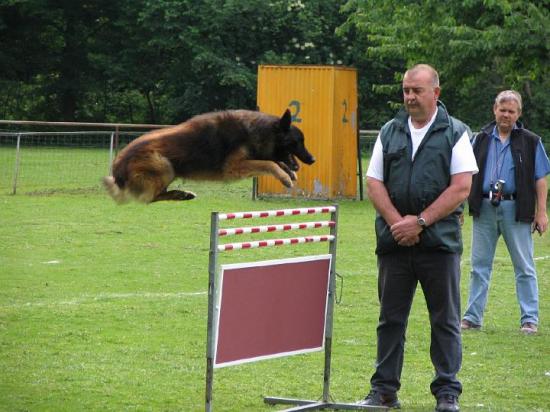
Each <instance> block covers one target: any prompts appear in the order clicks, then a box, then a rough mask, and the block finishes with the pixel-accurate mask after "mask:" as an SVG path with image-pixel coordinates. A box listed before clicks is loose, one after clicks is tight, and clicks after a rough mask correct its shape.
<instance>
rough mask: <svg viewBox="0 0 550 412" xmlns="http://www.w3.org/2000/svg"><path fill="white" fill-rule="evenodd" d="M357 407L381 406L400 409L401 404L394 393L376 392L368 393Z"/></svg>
mask: <svg viewBox="0 0 550 412" xmlns="http://www.w3.org/2000/svg"><path fill="white" fill-rule="evenodd" d="M358 404H359V405H365V406H383V407H386V408H391V409H401V404H400V403H399V400H398V399H397V395H396V394H395V393H380V392H378V391H370V392H369V394H368V395H367V396H366V398H365V399H363V400H362V401H359V402H358Z"/></svg>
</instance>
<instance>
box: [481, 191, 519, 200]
mask: <svg viewBox="0 0 550 412" xmlns="http://www.w3.org/2000/svg"><path fill="white" fill-rule="evenodd" d="M483 197H484V198H485V199H489V194H488V193H483ZM516 197H517V196H516V194H515V193H512V194H509V195H506V194H504V195H502V197H501V198H500V199H501V200H516Z"/></svg>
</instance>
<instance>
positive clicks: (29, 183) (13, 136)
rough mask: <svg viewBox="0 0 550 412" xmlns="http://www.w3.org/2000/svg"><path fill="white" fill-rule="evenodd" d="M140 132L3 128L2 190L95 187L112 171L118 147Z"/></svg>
mask: <svg viewBox="0 0 550 412" xmlns="http://www.w3.org/2000/svg"><path fill="white" fill-rule="evenodd" d="M138 135H139V133H137V132H136V133H134V132H124V133H118V134H117V135H115V133H114V132H102V131H99V132H86V131H80V132H20V133H17V132H16V133H12V132H0V192H2V193H11V194H15V193H29V192H49V191H63V190H66V191H69V190H90V189H96V188H98V187H99V186H100V181H101V178H102V176H105V175H107V174H108V173H109V171H110V165H111V162H112V159H113V156H114V155H115V152H116V150H117V148H118V147H122V146H123V145H125V144H126V143H127V142H128V141H129V140H131V139H134V138H135V137H137V136H138ZM115 136H116V138H115Z"/></svg>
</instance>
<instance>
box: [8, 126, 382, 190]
mask: <svg viewBox="0 0 550 412" xmlns="http://www.w3.org/2000/svg"><path fill="white" fill-rule="evenodd" d="M143 133H144V131H143V130H140V131H118V130H114V131H73V132H2V131H0V193H3V194H16V193H48V192H57V191H86V190H97V189H98V188H99V187H100V186H101V178H102V177H103V176H105V175H108V174H109V173H110V168H111V163H112V161H113V159H114V156H115V155H116V152H117V151H118V150H119V149H120V148H122V147H124V146H125V145H126V144H127V143H128V142H130V141H131V140H133V139H135V138H136V137H138V136H140V135H141V134H143ZM377 133H378V132H377V131H375V130H362V131H360V151H361V154H362V156H363V157H366V156H369V155H370V153H371V151H372V147H373V145H374V141H375V140H376V135H377Z"/></svg>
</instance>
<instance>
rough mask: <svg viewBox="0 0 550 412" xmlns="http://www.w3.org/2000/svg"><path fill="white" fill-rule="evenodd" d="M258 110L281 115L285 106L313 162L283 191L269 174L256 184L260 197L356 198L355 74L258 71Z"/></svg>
mask: <svg viewBox="0 0 550 412" xmlns="http://www.w3.org/2000/svg"><path fill="white" fill-rule="evenodd" d="M257 102H258V108H259V110H260V111H262V112H265V113H270V114H273V115H277V116H281V115H282V114H283V112H284V111H285V110H286V109H287V108H288V109H290V111H291V113H292V120H293V124H294V125H295V126H297V127H299V128H300V129H301V130H302V132H303V133H304V136H305V144H306V147H307V148H308V150H309V151H310V152H311V154H313V155H314V156H315V158H316V162H315V163H314V164H313V165H311V166H307V165H304V164H300V166H301V167H300V170H299V171H298V180H297V182H295V185H294V187H293V188H292V189H287V188H285V187H283V186H282V185H281V183H280V182H279V181H277V180H276V179H275V178H273V177H271V176H262V177H260V178H258V180H257V186H256V193H257V195H258V196H270V195H287V196H304V197H311V198H319V199H333V198H344V197H345V198H356V197H357V165H358V163H357V138H358V134H357V127H358V125H357V71H356V70H355V69H353V68H347V67H338V66H275V65H260V66H259V68H258V94H257Z"/></svg>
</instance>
